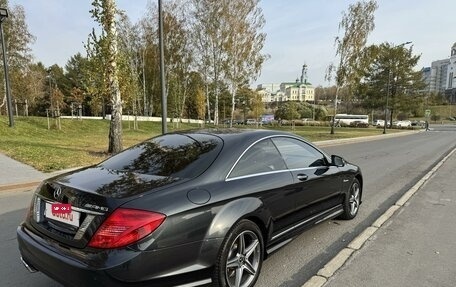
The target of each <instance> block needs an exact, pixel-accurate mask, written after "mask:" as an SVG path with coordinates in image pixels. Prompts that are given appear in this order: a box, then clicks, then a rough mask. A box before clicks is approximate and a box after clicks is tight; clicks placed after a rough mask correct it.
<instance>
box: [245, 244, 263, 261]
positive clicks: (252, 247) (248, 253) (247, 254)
mask: <svg viewBox="0 0 456 287" xmlns="http://www.w3.org/2000/svg"><path fill="white" fill-rule="evenodd" d="M258 244H260V242H259V241H258V240H255V241H253V242H252V244H250V245H249V247H247V248H246V250H245V258H249V257H250V256H251V255H252V254H253V252H254V251H255V249H256V248H257V246H258Z"/></svg>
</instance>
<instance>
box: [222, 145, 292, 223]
mask: <svg viewBox="0 0 456 287" xmlns="http://www.w3.org/2000/svg"><path fill="white" fill-rule="evenodd" d="M293 184H294V180H293V176H292V175H291V173H290V171H289V170H288V169H287V167H286V165H285V162H284V161H283V158H282V157H281V156H280V153H279V152H278V150H277V148H276V147H275V145H274V144H273V143H272V141H271V139H269V138H268V139H263V140H261V141H259V142H257V143H255V144H254V145H252V146H251V147H250V148H248V149H247V150H246V151H245V152H244V153H243V155H242V156H241V158H240V159H239V160H238V161H237V162H236V164H235V165H234V166H233V168H232V170H231V172H230V173H229V175H228V177H227V185H226V189H227V192H233V191H234V190H237V191H242V190H249V194H248V195H246V196H255V197H258V198H260V199H261V200H262V202H263V203H264V206H265V209H266V210H268V212H269V213H270V215H271V217H272V220H273V224H274V229H280V228H282V227H283V226H286V225H288V224H289V222H290V220H291V219H290V217H291V214H292V213H293V211H294V207H295V205H294V202H295V200H296V198H293V197H294V196H297V194H296V193H294V192H293V188H292V186H293Z"/></svg>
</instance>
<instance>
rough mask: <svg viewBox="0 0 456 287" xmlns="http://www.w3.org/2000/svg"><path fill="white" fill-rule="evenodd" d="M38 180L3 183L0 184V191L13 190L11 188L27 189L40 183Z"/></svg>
mask: <svg viewBox="0 0 456 287" xmlns="http://www.w3.org/2000/svg"><path fill="white" fill-rule="evenodd" d="M40 182H41V180H40V181H31V182H24V183H15V184H5V185H0V191H5V190H13V189H29V188H34V187H36V186H37V185H38V184H40Z"/></svg>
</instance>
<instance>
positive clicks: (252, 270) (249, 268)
mask: <svg viewBox="0 0 456 287" xmlns="http://www.w3.org/2000/svg"><path fill="white" fill-rule="evenodd" d="M244 267H245V270H246V271H247V272H248V273H249V274H250V275H255V273H256V270H255V267H253V265H252V264H251V263H250V262H249V261H245V264H244Z"/></svg>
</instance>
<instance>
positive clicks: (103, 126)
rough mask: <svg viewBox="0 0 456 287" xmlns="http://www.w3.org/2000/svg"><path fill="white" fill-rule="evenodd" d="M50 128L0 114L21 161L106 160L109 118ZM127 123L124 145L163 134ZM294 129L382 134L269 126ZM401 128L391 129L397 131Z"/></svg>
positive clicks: (0, 128)
mask: <svg viewBox="0 0 456 287" xmlns="http://www.w3.org/2000/svg"><path fill="white" fill-rule="evenodd" d="M50 123H51V129H50V130H48V129H47V120H46V118H40V117H27V118H25V117H19V118H17V117H16V118H15V127H14V128H10V127H8V118H7V117H6V116H0V152H1V153H4V154H6V155H8V156H10V157H12V158H14V159H16V160H18V161H21V162H23V163H26V164H29V165H31V166H33V167H35V168H36V169H38V170H40V171H43V172H52V171H56V170H60V169H66V168H71V167H79V166H86V165H91V164H95V163H98V162H100V161H101V160H103V159H105V158H106V157H107V156H108V154H107V148H108V133H109V121H107V120H82V121H78V120H71V119H62V120H61V130H57V129H55V128H54V127H53V124H54V121H53V120H51V121H50ZM130 126H131V128H129V123H128V122H123V145H124V148H127V147H129V146H132V145H134V144H136V143H138V142H141V141H143V140H145V139H147V138H150V137H152V136H156V135H159V134H160V133H161V123H160V122H138V126H139V129H138V130H133V123H132V122H131V123H130ZM190 128H198V125H196V124H193V125H192V124H184V123H182V124H180V127H179V128H176V127H174V126H173V124H168V131H169V132H171V131H175V130H177V129H190ZM268 128H274V129H277V130H284V131H291V132H294V133H296V134H298V135H300V136H303V137H304V138H306V139H308V140H310V141H320V140H328V139H340V138H351V137H360V136H369V135H378V134H381V133H382V130H381V129H376V128H359V129H356V128H336V133H335V134H334V135H330V134H329V128H328V127H295V129H294V130H293V131H292V130H291V127H268ZM397 131H398V130H391V132H397Z"/></svg>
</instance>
